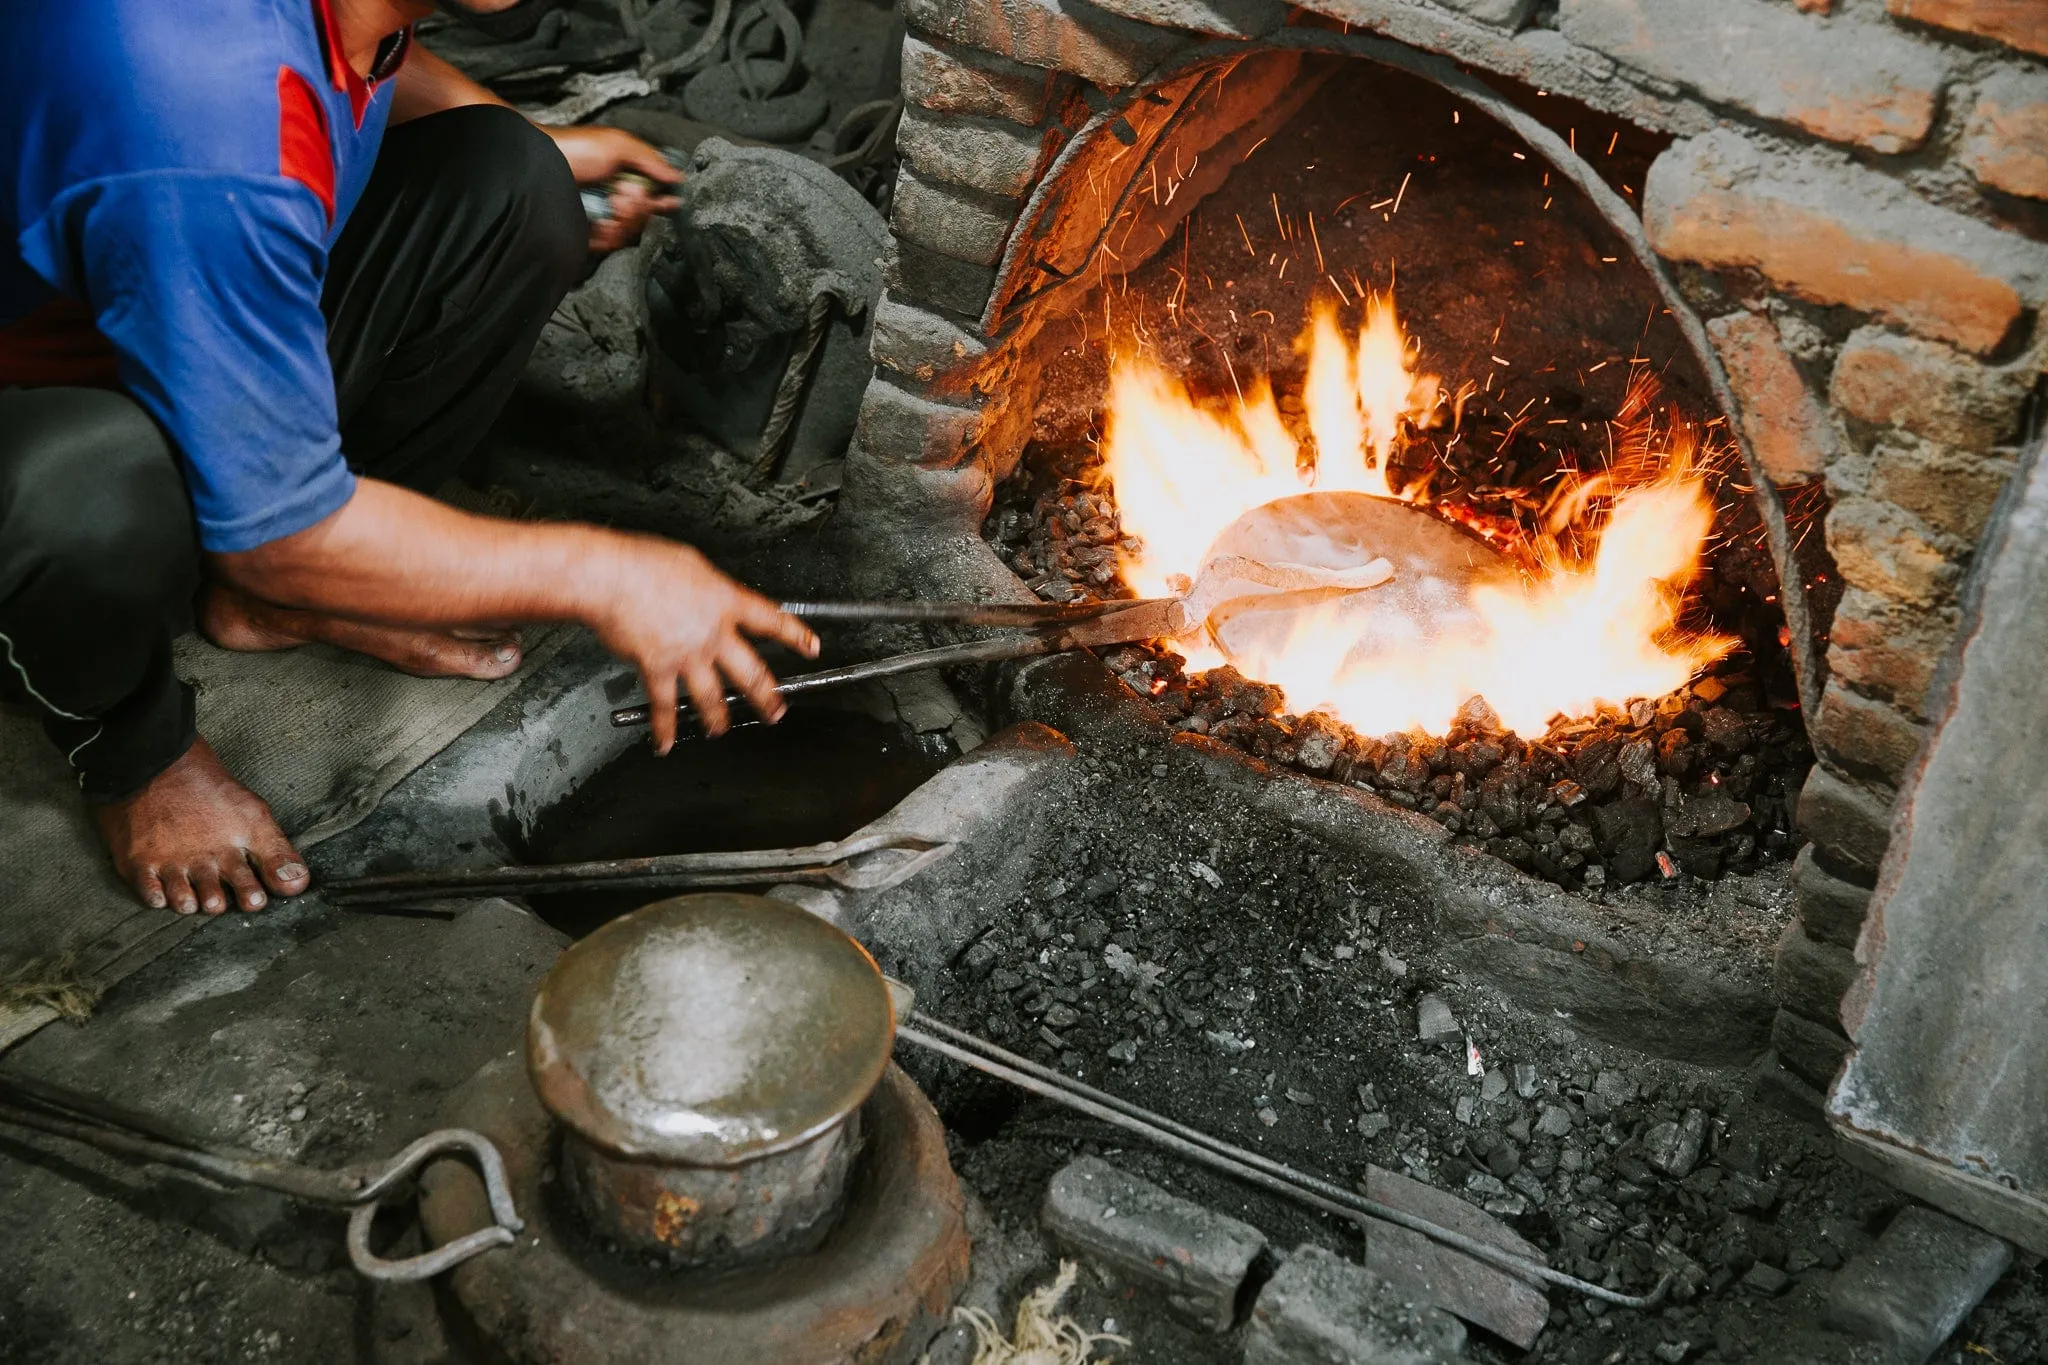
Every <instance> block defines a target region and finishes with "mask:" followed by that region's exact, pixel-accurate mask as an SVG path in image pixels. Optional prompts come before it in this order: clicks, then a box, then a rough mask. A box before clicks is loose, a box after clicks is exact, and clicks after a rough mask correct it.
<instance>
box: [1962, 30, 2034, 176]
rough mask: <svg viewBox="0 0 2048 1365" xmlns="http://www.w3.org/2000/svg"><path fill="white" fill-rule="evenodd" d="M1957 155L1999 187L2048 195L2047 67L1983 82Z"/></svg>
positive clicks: (2004, 73) (1997, 75)
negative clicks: (2044, 70) (2042, 69)
mask: <svg viewBox="0 0 2048 1365" xmlns="http://www.w3.org/2000/svg"><path fill="white" fill-rule="evenodd" d="M2041 23H2042V25H2043V26H2044V27H2048V6H2044V7H2043V9H2042V13H2041ZM1957 157H1958V159H1959V160H1961V162H1962V163H1963V164H1964V165H1965V166H1967V167H1969V168H1970V174H1972V175H1974V176H1976V177H1977V178H1978V179H1979V180H1981V181H1983V182H1984V183H1985V184H1987V185H1989V186H1991V188H1993V189H1995V190H2004V191H2005V192H2006V193H2007V194H2024V195H2027V196H2028V197H2030V198H2033V199H2048V72H2042V71H2028V70H2022V69H2020V68H2017V67H2012V68H2008V69H2006V70H2004V71H1999V72H1996V73H1994V74H1993V75H1992V76H1991V77H1989V78H1988V79H1987V80H1985V81H1984V83H1983V84H1982V85H1980V86H1978V87H1977V104H1976V107H1975V108H1973V109H1971V110H1970V120H1969V122H1968V124H1966V125H1965V126H1964V129H1963V141H1962V145H1961V147H1959V148H1958V149H1957Z"/></svg>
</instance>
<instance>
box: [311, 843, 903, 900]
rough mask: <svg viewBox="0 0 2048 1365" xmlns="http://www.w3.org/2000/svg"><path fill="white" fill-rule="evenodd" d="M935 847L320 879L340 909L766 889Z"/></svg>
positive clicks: (866, 846) (814, 848) (805, 849)
mask: <svg viewBox="0 0 2048 1365" xmlns="http://www.w3.org/2000/svg"><path fill="white" fill-rule="evenodd" d="M939 847H940V845H937V844H934V843H932V842H931V841H930V840H926V839H919V838H915V837H911V836H906V835H899V834H871V835H868V836H866V837H864V838H859V839H848V840H844V841H841V842H832V843H823V844H806V845H804V846H802V847H799V848H767V849H745V850H741V851H738V852H732V853H665V854H660V855H657V856H655V857H651V858H607V859H603V860H600V861H596V862H586V863H540V864H534V865H517V864H515V865H512V866H507V867H486V868H457V869H443V870H437V871H428V872H388V873H382V874H379V875H377V876H373V877H344V878H340V879H338V880H335V881H330V882H326V883H325V884H324V886H323V890H324V891H325V892H326V894H327V897H328V899H329V900H332V901H335V902H337V903H340V904H344V905H375V904H388V903H390V902H393V901H397V900H419V899H424V898H431V897H433V896H436V895H446V896H493V895H505V894H517V893H519V892H524V891H544V892H546V891H593V890H615V889H616V890H634V889H640V890H665V889H669V888H680V887H692V886H761V885H769V886H772V885H774V884H776V883H777V882H787V881H801V880H805V879H820V878H822V879H827V880H830V879H833V874H834V873H835V872H837V871H839V870H840V869H843V868H844V867H845V866H846V865H847V864H848V863H850V862H851V861H852V860H854V859H856V858H860V857H863V856H865V855H867V854H871V853H882V852H890V851H894V852H903V853H912V854H924V853H930V852H933V851H934V850H935V849H937V848H939Z"/></svg>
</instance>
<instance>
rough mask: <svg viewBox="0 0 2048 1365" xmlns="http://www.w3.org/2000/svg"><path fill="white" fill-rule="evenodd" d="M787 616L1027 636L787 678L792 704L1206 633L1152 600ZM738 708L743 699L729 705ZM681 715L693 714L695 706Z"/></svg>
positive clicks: (923, 606)
mask: <svg viewBox="0 0 2048 1365" xmlns="http://www.w3.org/2000/svg"><path fill="white" fill-rule="evenodd" d="M782 609H783V610H784V611H786V612H788V613H789V614H790V615H792V616H800V617H802V618H803V619H804V620H806V621H858V622H863V623H873V622H886V621H901V622H918V623H924V624H935V625H938V624H942V625H955V626H1016V627H1022V629H1021V630H1017V631H1013V632H1011V633H1009V634H1006V635H995V636H990V637H989V638H988V639H985V640H968V641H965V642H964V643H961V644H957V645H940V646H939V647H938V648H936V649H918V650H912V651H911V652H909V653H907V654H892V655H889V656H888V657H887V658H882V659H871V660H869V661H867V662H865V663H858V664H842V665H841V666H839V667H838V668H821V669H819V670H818V671H817V672H815V673H799V674H797V675H796V676H795V677H793V678H784V679H783V680H782V681H781V682H779V683H777V684H776V687H775V690H776V691H777V692H778V693H780V694H781V695H782V696H785V697H793V696H798V695H801V694H802V693H806V692H817V691H821V690H823V689H825V688H828V687H843V686H845V685H847V684H848V683H857V682H867V681H870V680H871V679H875V678H893V677H896V676H898V675H899V674H903V673H916V672H919V671H921V670H924V669H928V668H951V667H953V666H955V665H958V664H985V663H997V662H1000V661H1002V660H1004V659H1028V658H1030V657H1032V656H1033V655H1037V654H1057V653H1059V652H1060V651H1062V650H1067V649H1079V648H1082V647H1085V646H1102V645H1126V644H1131V643H1133V642H1134V641H1138V640H1157V639H1162V638H1166V637H1169V636H1178V635H1185V634H1187V633H1188V632H1189V631H1190V630H1191V629H1194V628H1196V627H1197V626H1199V625H1200V620H1199V618H1198V616H1197V614H1196V613H1195V612H1194V611H1193V610H1191V609H1190V608H1189V605H1188V602H1187V599H1185V598H1181V597H1149V598H1139V599H1137V600H1135V601H1123V602H1086V603H1074V604H1061V603H1056V602H784V603H783V604H782ZM728 700H730V701H733V702H735V703H737V702H739V701H740V700H741V699H740V698H739V697H737V696H734V697H731V698H728ZM649 712H650V708H649V707H648V706H647V705H645V704H644V703H643V704H641V705H639V706H622V707H620V708H619V709H618V710H616V711H614V712H612V724H613V725H616V726H621V727H624V726H628V725H645V724H647V722H648V720H649ZM676 712H677V714H678V715H685V716H687V715H689V714H691V707H690V704H689V703H688V702H681V703H679V704H678V705H677V706H676Z"/></svg>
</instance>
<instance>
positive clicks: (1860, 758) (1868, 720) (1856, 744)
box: [1813, 678, 1926, 785]
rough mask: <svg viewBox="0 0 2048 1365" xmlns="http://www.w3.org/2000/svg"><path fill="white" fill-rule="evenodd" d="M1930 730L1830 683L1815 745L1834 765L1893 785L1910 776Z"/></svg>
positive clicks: (1833, 680) (1818, 712) (1835, 681)
mask: <svg viewBox="0 0 2048 1365" xmlns="http://www.w3.org/2000/svg"><path fill="white" fill-rule="evenodd" d="M1925 734H1926V727H1925V726H1923V725H1921V724H1920V723H1919V722H1918V721H1916V720H1913V719H1912V718H1911V717H1908V716H1904V715H1901V714H1900V713H1899V712H1898V710H1897V709H1896V708H1894V707H1893V706H1891V705H1890V704H1889V703H1887V702H1882V701H1877V700H1874V699H1872V698H1870V697H1866V696H1863V695H1862V694H1860V693H1857V692H1853V691H1851V690H1850V689H1849V688H1848V687H1846V686H1844V685H1843V683H1842V680H1841V679H1839V678H1830V679H1828V685H1827V689H1826V690H1825V691H1824V692H1822V693H1821V698H1820V706H1819V708H1818V709H1817V710H1816V711H1815V713H1814V717H1813V742H1814V745H1815V747H1816V748H1818V749H1819V750H1820V751H1821V752H1822V753H1824V754H1826V755H1827V757H1828V758H1829V760H1830V761H1832V762H1833V763H1834V764H1835V766H1837V767H1839V768H1841V769H1842V770H1843V771H1845V772H1849V773H1854V774H1856V775H1857V776H1859V777H1872V778H1876V779H1878V780H1879V781H1882V782H1888V783H1891V784H1893V785H1897V783H1898V782H1899V781H1900V779H1902V778H1903V777H1905V775H1906V769H1907V768H1908V767H1910V766H1911V765H1912V762H1913V756H1914V755H1915V754H1917V753H1919V752H1920V741H1921V739H1922V738H1923V737H1924V736H1925Z"/></svg>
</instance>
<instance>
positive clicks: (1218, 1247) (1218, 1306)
mask: <svg viewBox="0 0 2048 1365" xmlns="http://www.w3.org/2000/svg"><path fill="white" fill-rule="evenodd" d="M1043 1217H1044V1221H1045V1227H1046V1230H1047V1231H1048V1232H1050V1233H1051V1234H1052V1235H1053V1237H1054V1238H1055V1239H1056V1240H1058V1241H1059V1242H1060V1243H1061V1244H1062V1245H1064V1246H1067V1247H1071V1248H1072V1249H1073V1250H1075V1251H1077V1252H1079V1253H1080V1254H1081V1255H1083V1256H1085V1257H1087V1258H1088V1259H1089V1260H1091V1261H1093V1262H1095V1263H1096V1264H1097V1265H1099V1266H1101V1267H1103V1268H1104V1269H1106V1270H1109V1271H1111V1272H1112V1273H1113V1274H1115V1275H1116V1276H1117V1277H1118V1278H1119V1279H1122V1280H1124V1281H1126V1282H1127V1283H1130V1284H1133V1285H1137V1286H1139V1287H1141V1288H1145V1289H1151V1290H1155V1291H1157V1292H1158V1293H1160V1294H1163V1295H1164V1296H1165V1298H1166V1301H1167V1303H1168V1304H1170V1305H1171V1306H1172V1307H1173V1309H1174V1311H1175V1312H1176V1313H1178V1314H1180V1315H1181V1316H1183V1317H1185V1318H1187V1319H1189V1320H1190V1321H1192V1322H1194V1323H1196V1324H1198V1325H1200V1326H1202V1327H1206V1328H1208V1329H1209V1330H1210V1331H1212V1332H1227V1331H1229V1330H1230V1327H1231V1325H1232V1324H1233V1323H1235V1322H1236V1321H1237V1298H1238V1293H1239V1292H1240V1291H1241V1290H1242V1289H1243V1288H1244V1283H1245V1280H1246V1278H1247V1277H1248V1276H1250V1274H1251V1270H1252V1266H1253V1265H1254V1264H1255V1263H1256V1262H1257V1261H1258V1259H1259V1255H1260V1253H1261V1252H1263V1251H1264V1250H1265V1249H1266V1235H1265V1234H1264V1233H1262V1232H1260V1231H1259V1230H1258V1229H1257V1228H1255V1227H1253V1226H1251V1225H1250V1224H1249V1223H1242V1222H1239V1221H1238V1220H1237V1219H1235V1218H1230V1217H1227V1216H1225V1215H1223V1214H1220V1213H1217V1212H1215V1211H1214V1210H1213V1209H1206V1208H1204V1207H1202V1206H1201V1205H1200V1204H1196V1203H1192V1202H1190V1201H1189V1200H1186V1199H1182V1198H1180V1197H1179V1196H1177V1195H1172V1194H1168V1193H1167V1192H1166V1191H1165V1190H1162V1189H1160V1188H1159V1187H1158V1186H1157V1185H1154V1184H1152V1183H1151V1182H1150V1181H1146V1180H1140V1179H1138V1177H1136V1176H1134V1175H1130V1174H1127V1173H1126V1172H1123V1171H1120V1170H1118V1169H1117V1168H1116V1167H1114V1166H1112V1165H1110V1164H1109V1163H1108V1162H1106V1161H1104V1160H1102V1159H1101V1158H1100V1157H1092V1156H1091V1157H1082V1158H1081V1159H1080V1160H1079V1161H1070V1162H1068V1163H1067V1164H1066V1165H1065V1166H1063V1167H1061V1168H1060V1171H1059V1173H1058V1174H1057V1175H1055V1176H1054V1177H1053V1178H1052V1184H1051V1186H1050V1187H1049V1188H1048V1189H1047V1190H1046V1194H1045V1208H1044V1211H1043Z"/></svg>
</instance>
